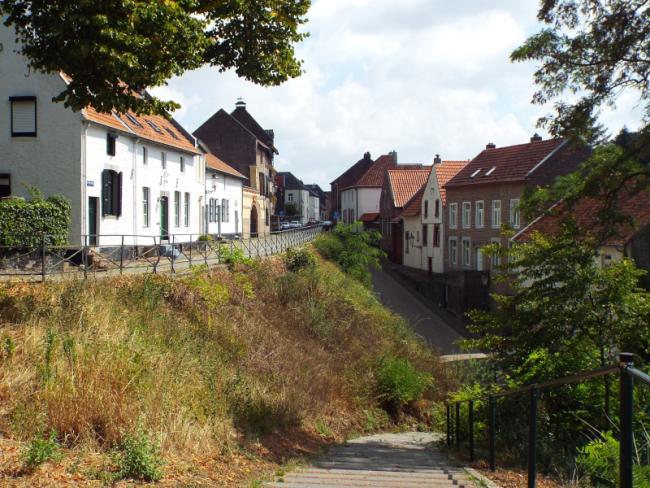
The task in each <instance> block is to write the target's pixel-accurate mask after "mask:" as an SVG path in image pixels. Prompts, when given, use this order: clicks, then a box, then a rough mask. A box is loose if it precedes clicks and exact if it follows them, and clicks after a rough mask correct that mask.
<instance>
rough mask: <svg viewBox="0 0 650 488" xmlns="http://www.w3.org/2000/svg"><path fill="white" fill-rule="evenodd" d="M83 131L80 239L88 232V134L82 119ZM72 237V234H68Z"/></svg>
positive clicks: (86, 125) (86, 126) (86, 123)
mask: <svg viewBox="0 0 650 488" xmlns="http://www.w3.org/2000/svg"><path fill="white" fill-rule="evenodd" d="M82 125H83V131H82V133H81V229H79V230H80V231H81V235H80V236H79V239H80V240H81V239H82V235H84V234H87V233H88V216H87V215H86V214H87V213H88V202H87V201H86V200H87V194H86V193H87V190H86V176H87V171H86V137H87V135H88V122H87V121H85V120H84V121H82ZM70 237H73V238H74V235H72V236H70ZM79 244H82V245H83V244H86V243H85V242H80V243H79Z"/></svg>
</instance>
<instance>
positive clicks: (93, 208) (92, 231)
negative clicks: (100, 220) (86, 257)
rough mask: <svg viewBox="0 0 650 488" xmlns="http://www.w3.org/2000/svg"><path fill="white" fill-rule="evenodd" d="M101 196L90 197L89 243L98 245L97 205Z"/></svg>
mask: <svg viewBox="0 0 650 488" xmlns="http://www.w3.org/2000/svg"><path fill="white" fill-rule="evenodd" d="M98 206H99V198H97V197H88V245H89V246H96V245H97V227H98V226H97V207H98Z"/></svg>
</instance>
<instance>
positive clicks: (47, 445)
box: [23, 430, 59, 471]
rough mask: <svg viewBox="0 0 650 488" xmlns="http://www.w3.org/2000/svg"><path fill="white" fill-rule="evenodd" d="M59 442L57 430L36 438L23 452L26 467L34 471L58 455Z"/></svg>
mask: <svg viewBox="0 0 650 488" xmlns="http://www.w3.org/2000/svg"><path fill="white" fill-rule="evenodd" d="M58 450H59V443H58V442H57V440H56V431H55V430H52V431H51V432H50V435H49V436H47V437H44V436H43V437H37V438H35V439H34V440H33V441H32V442H31V443H30V444H29V446H28V447H27V449H26V450H25V452H24V453H23V462H24V464H25V468H26V469H27V470H29V471H33V470H34V469H36V468H37V467H39V466H40V465H41V464H43V463H44V462H46V461H49V460H50V459H53V458H55V457H56V454H57V451H58Z"/></svg>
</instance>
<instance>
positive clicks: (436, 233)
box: [433, 224, 440, 247]
mask: <svg viewBox="0 0 650 488" xmlns="http://www.w3.org/2000/svg"><path fill="white" fill-rule="evenodd" d="M433 247H440V224H433Z"/></svg>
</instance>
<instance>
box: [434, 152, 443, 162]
mask: <svg viewBox="0 0 650 488" xmlns="http://www.w3.org/2000/svg"><path fill="white" fill-rule="evenodd" d="M433 164H442V159H440V154H436V157H435V158H433Z"/></svg>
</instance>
